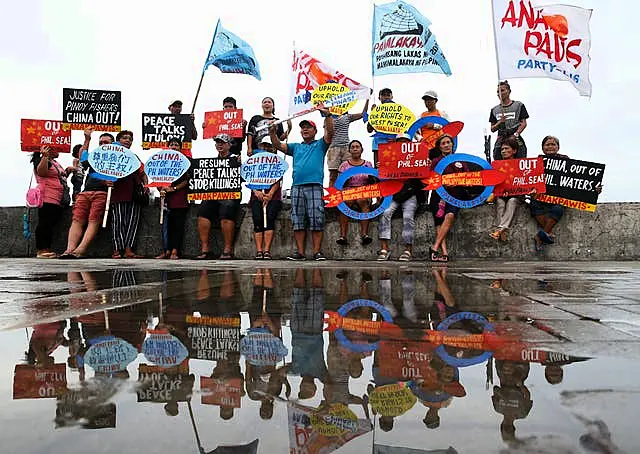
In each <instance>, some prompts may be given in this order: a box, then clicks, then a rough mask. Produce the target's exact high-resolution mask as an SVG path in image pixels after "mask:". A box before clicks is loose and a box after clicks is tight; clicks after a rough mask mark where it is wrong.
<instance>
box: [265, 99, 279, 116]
mask: <svg viewBox="0 0 640 454" xmlns="http://www.w3.org/2000/svg"><path fill="white" fill-rule="evenodd" d="M265 99H270V100H271V104H273V110H272V111H271V113H273V114H275V113H276V102H275V101H274V100H273V98H272V97H271V96H265V97H264V98H262V102H264V100H265Z"/></svg>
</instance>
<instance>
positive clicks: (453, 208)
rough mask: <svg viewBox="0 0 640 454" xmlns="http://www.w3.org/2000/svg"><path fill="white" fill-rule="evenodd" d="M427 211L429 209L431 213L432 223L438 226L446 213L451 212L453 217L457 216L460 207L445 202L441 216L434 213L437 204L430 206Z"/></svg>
mask: <svg viewBox="0 0 640 454" xmlns="http://www.w3.org/2000/svg"><path fill="white" fill-rule="evenodd" d="M429 211H431V214H432V215H433V225H435V226H436V227H438V226H439V225H442V223H443V222H444V218H445V217H446V216H447V214H448V213H451V214H453V216H454V217H456V216H458V212H459V211H460V208H458V207H457V206H454V205H451V204H450V203H446V202H445V204H444V214H443V215H442V217H438V216H436V214H437V213H438V204H434V205H432V206H430V207H429Z"/></svg>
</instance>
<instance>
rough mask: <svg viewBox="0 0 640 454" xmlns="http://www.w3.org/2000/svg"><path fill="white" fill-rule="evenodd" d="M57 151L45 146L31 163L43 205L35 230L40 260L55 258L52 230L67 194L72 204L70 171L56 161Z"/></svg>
mask: <svg viewBox="0 0 640 454" xmlns="http://www.w3.org/2000/svg"><path fill="white" fill-rule="evenodd" d="M57 157H58V152H57V151H55V150H52V149H51V147H49V146H47V145H44V146H42V147H40V152H39V153H33V155H32V156H31V162H32V163H33V171H34V174H35V177H36V181H37V183H38V187H39V188H40V190H41V191H42V200H43V203H42V206H41V207H40V208H38V227H36V249H37V253H36V257H37V258H39V259H54V258H56V257H57V256H58V255H57V254H56V253H55V252H53V251H52V250H51V242H52V239H53V228H54V227H55V226H56V224H57V223H58V222H59V221H60V218H61V217H62V208H63V206H62V204H63V199H64V195H65V194H64V193H65V191H66V193H67V194H66V195H67V200H66V202H67V203H66V205H67V206H68V202H69V188H68V187H67V170H69V169H67V170H65V169H64V168H63V167H62V166H61V165H60V163H58V161H56V158H57Z"/></svg>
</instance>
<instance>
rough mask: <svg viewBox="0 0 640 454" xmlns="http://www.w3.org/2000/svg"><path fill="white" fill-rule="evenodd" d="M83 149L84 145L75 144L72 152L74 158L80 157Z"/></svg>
mask: <svg viewBox="0 0 640 454" xmlns="http://www.w3.org/2000/svg"><path fill="white" fill-rule="evenodd" d="M81 149H82V145H80V144H78V145H74V146H73V151H72V152H71V156H73V157H74V158H76V159H77V158H80V150H81Z"/></svg>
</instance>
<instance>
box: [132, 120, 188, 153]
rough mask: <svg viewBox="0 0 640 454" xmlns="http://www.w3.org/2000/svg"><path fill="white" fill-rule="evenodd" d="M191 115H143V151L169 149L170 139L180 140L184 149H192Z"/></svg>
mask: <svg viewBox="0 0 640 454" xmlns="http://www.w3.org/2000/svg"><path fill="white" fill-rule="evenodd" d="M192 123H193V122H192V121H191V115H189V114H179V115H174V114H171V113H166V114H164V113H161V114H153V113H143V114H142V149H143V150H148V149H150V148H167V147H168V143H167V142H168V141H169V139H175V138H178V139H180V141H181V142H182V149H187V150H190V149H191V139H192V137H191V126H192Z"/></svg>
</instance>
